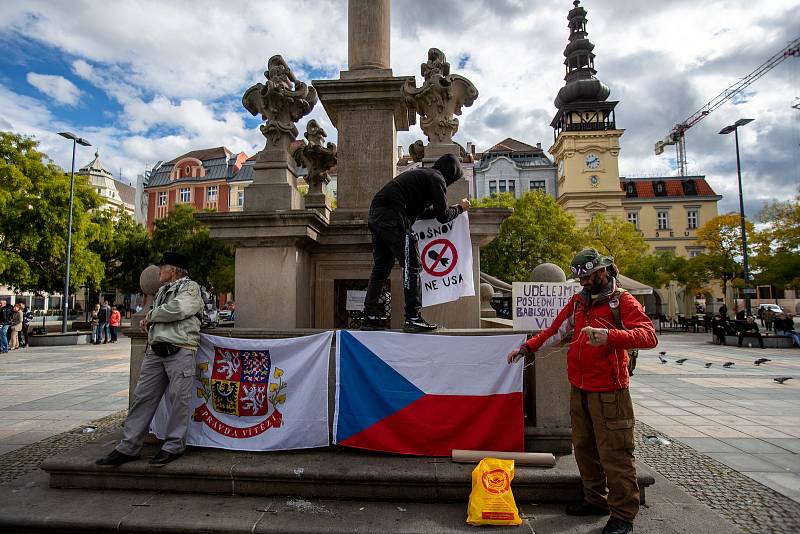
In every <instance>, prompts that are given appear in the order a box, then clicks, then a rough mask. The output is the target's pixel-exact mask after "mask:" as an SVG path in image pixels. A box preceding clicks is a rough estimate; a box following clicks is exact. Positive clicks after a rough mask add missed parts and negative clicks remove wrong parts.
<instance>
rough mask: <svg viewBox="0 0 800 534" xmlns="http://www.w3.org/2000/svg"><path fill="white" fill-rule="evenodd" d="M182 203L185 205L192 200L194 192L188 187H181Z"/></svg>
mask: <svg viewBox="0 0 800 534" xmlns="http://www.w3.org/2000/svg"><path fill="white" fill-rule="evenodd" d="M180 193H181V202H183V203H184V204H185V203H187V202H190V201H191V200H192V190H191V189H189V188H188V187H181V191H180Z"/></svg>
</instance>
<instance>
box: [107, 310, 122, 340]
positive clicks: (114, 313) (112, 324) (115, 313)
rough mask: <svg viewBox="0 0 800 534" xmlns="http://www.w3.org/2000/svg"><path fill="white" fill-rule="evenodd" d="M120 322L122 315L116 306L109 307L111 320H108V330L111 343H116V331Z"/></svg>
mask: <svg viewBox="0 0 800 534" xmlns="http://www.w3.org/2000/svg"><path fill="white" fill-rule="evenodd" d="M120 322H122V314H121V313H120V312H119V310H118V309H117V307H116V306H111V318H110V319H109V320H108V325H109V328H111V342H112V343H116V342H117V331H119V323H120Z"/></svg>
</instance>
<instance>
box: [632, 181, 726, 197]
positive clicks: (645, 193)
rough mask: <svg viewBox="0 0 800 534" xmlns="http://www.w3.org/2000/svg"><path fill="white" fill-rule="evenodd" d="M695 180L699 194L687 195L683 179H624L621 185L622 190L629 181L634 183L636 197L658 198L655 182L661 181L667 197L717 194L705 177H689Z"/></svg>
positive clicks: (711, 195)
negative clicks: (684, 190)
mask: <svg viewBox="0 0 800 534" xmlns="http://www.w3.org/2000/svg"><path fill="white" fill-rule="evenodd" d="M689 179H691V180H694V184H695V189H696V190H697V195H686V194H685V193H684V192H683V184H682V182H683V180H674V179H672V180H664V179H662V178H653V179H651V180H642V179H637V180H623V181H620V187H622V190H623V191H624V190H625V186H626V185H627V183H629V182H630V183H633V185H634V187H635V188H636V197H634V198H656V197H658V195H656V192H655V188H654V184H655V183H656V182H659V181H663V182H664V186H665V187H666V189H667V194H666V195H663V196H664V197H665V198H666V197H693V196H699V197H713V196H717V193H715V192H714V190H713V189H712V188H711V186H710V185H709V184H708V182H707V181H706V179H705V178H689Z"/></svg>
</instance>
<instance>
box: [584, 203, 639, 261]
mask: <svg viewBox="0 0 800 534" xmlns="http://www.w3.org/2000/svg"><path fill="white" fill-rule="evenodd" d="M584 235H585V238H584V241H585V242H586V243H588V245H589V246H592V247H594V248H596V249H597V250H598V251H599V252H600V253H602V254H605V255H607V256H613V257H614V263H616V264H617V266H618V267H619V269H620V271H625V270H626V269H628V268H629V267H630V266H632V265H634V264H635V263H637V262H638V260H639V259H640V258H641V257H642V256H644V255H645V254H646V253H647V251H648V250H649V247H648V246H647V243H645V241H644V237H642V234H641V232H639V231H638V230H637V229H636V227H634V226H633V225H632V224H631V223H629V222H628V221H624V220H622V219H620V218H619V217H612V218H610V219H608V218H606V217H605V215H603V214H597V215H595V216H594V217H592V220H591V222H589V225H588V226H587V227H586V228H585V229H584Z"/></svg>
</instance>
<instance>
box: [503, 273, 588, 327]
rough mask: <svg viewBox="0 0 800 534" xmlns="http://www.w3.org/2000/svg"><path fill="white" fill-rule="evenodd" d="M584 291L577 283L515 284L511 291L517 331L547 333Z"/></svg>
mask: <svg viewBox="0 0 800 534" xmlns="http://www.w3.org/2000/svg"><path fill="white" fill-rule="evenodd" d="M581 289H583V288H582V287H581V285H580V284H578V283H577V282H514V284H513V286H512V290H511V309H512V313H513V317H514V330H544V329H545V328H547V327H548V326H550V325H551V324H553V320H554V319H555V318H556V315H558V312H560V311H561V309H562V308H563V307H564V306H566V305H567V302H569V299H570V297H572V295H574V294H575V293H580V291H581Z"/></svg>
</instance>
